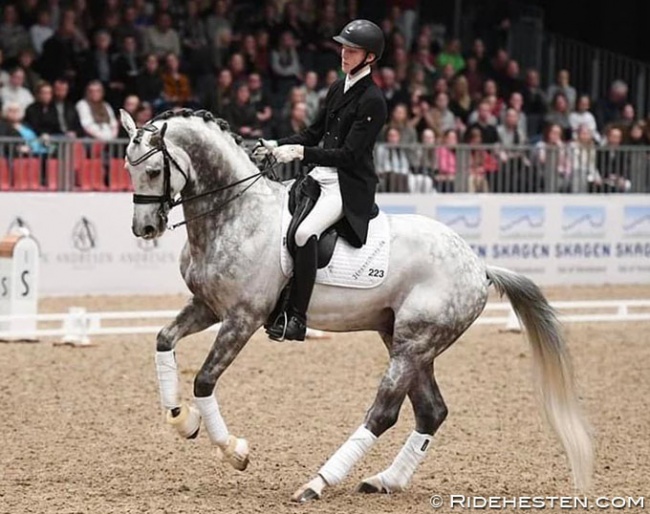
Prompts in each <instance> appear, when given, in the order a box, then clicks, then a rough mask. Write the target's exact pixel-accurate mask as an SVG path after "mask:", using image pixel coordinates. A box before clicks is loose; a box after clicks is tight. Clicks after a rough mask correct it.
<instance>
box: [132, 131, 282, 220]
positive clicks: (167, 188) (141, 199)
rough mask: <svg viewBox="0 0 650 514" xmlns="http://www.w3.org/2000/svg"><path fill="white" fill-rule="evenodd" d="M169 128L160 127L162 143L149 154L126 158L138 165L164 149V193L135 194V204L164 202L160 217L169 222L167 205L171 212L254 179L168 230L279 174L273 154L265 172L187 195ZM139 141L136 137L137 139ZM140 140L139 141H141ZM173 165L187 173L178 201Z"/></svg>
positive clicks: (219, 207) (235, 197)
mask: <svg viewBox="0 0 650 514" xmlns="http://www.w3.org/2000/svg"><path fill="white" fill-rule="evenodd" d="M143 129H144V130H147V131H149V132H157V131H158V129H157V128H156V127H154V126H153V125H149V126H145V127H143ZM166 130H167V124H166V123H165V124H164V125H163V127H162V129H161V130H160V143H159V144H158V146H156V147H154V148H152V149H151V150H149V151H148V152H146V153H145V154H143V155H141V156H140V157H138V158H137V159H135V160H131V158H130V157H129V156H128V155H127V156H126V160H127V161H128V163H129V164H130V165H131V166H137V165H138V164H142V163H143V162H144V161H146V160H147V159H149V158H150V157H152V156H153V155H156V154H157V153H158V152H162V154H163V194H162V195H140V194H134V195H133V203H134V204H152V203H158V204H160V210H159V211H158V212H159V214H160V216H161V217H162V218H163V219H164V220H165V222H167V214H166V213H164V211H163V208H164V207H165V206H167V209H168V211H170V210H172V209H173V208H174V207H176V206H178V205H182V204H184V203H189V202H192V201H194V200H198V199H199V198H204V197H206V196H210V195H213V194H215V193H219V192H221V191H226V190H228V189H230V188H233V187H235V186H238V185H240V184H243V183H244V182H248V181H249V180H253V179H255V180H253V182H251V183H250V184H249V185H248V186H246V187H245V188H244V189H242V190H241V191H239V192H238V193H237V194H235V195H233V196H231V197H229V198H227V199H226V200H224V201H223V202H221V203H219V205H217V206H216V207H215V208H214V209H210V210H208V211H206V212H202V213H201V214H198V215H196V216H194V217H192V218H189V219H186V220H183V221H180V222H178V223H174V224H173V225H168V226H167V230H175V229H177V228H178V227H182V226H183V225H187V224H188V223H191V222H192V221H195V220H198V219H200V218H204V217H205V216H208V215H209V214H213V213H215V212H217V211H220V210H221V209H222V208H223V207H225V206H226V205H227V204H229V203H230V202H232V201H234V200H236V199H238V198H239V197H240V196H242V195H243V194H244V193H245V192H246V191H248V190H249V189H250V188H251V187H253V186H254V185H255V183H256V182H257V181H258V180H259V179H261V178H262V177H263V176H266V175H270V176H271V177H272V178H273V177H275V173H274V168H275V166H276V164H277V162H276V160H275V158H274V157H273V156H272V155H270V154H269V155H267V157H266V161H265V163H264V168H263V169H262V171H260V172H258V173H255V174H253V175H250V176H248V177H246V178H243V179H241V180H238V181H236V182H233V183H232V184H226V185H225V186H220V187H217V188H215V189H211V190H209V191H204V192H202V193H198V194H196V195H192V196H187V197H183V196H182V194H183V190H184V189H185V187H186V186H187V183H188V181H189V177H188V174H187V173H186V172H185V171H183V169H182V168H181V167H180V165H179V164H178V162H176V160H175V159H174V158H173V157H172V155H171V154H170V153H169V150H167V145H166V144H165V138H164V136H165V132H166ZM134 141H135V139H134ZM138 142H139V141H138ZM170 163H171V164H173V165H174V166H175V167H176V169H177V170H178V171H179V172H180V173H181V175H183V178H184V179H185V184H184V185H183V188H182V189H181V197H180V198H178V199H177V200H174V199H173V198H172V195H171V165H170Z"/></svg>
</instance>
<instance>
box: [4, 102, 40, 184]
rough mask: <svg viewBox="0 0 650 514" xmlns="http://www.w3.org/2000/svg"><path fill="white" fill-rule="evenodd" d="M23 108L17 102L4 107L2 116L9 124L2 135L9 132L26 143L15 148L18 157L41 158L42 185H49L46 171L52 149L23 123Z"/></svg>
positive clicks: (8, 103)
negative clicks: (48, 156) (46, 163)
mask: <svg viewBox="0 0 650 514" xmlns="http://www.w3.org/2000/svg"><path fill="white" fill-rule="evenodd" d="M24 113H25V112H24V110H23V108H22V107H21V106H20V105H19V104H18V103H16V102H7V103H5V104H4V105H3V106H2V115H3V118H4V120H5V122H6V124H7V128H4V129H1V130H0V133H2V132H8V133H9V135H15V134H17V135H18V136H20V137H21V138H22V139H23V141H24V143H21V144H18V145H17V147H16V148H15V151H16V153H17V154H18V155H15V154H14V155H13V157H17V156H34V157H40V158H41V185H45V184H46V183H47V175H46V170H45V168H46V167H45V158H46V157H47V155H48V154H49V153H50V149H49V148H48V146H47V145H46V142H45V141H43V139H41V138H39V137H38V135H37V134H36V132H34V131H33V130H32V129H31V128H30V127H29V126H27V125H26V124H25V123H23V117H24Z"/></svg>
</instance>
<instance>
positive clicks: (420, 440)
mask: <svg viewBox="0 0 650 514" xmlns="http://www.w3.org/2000/svg"><path fill="white" fill-rule="evenodd" d="M432 437H433V436H431V435H429V434H420V433H418V432H411V435H410V436H409V437H408V439H407V440H406V443H405V444H404V446H403V447H402V449H401V450H400V452H399V453H398V454H397V457H395V460H394V461H393V463H392V464H391V465H390V467H389V468H388V469H387V470H386V471H382V472H381V473H379V475H378V477H379V479H380V480H381V483H382V485H383V486H384V489H385V490H386V491H388V492H389V493H392V492H396V491H402V490H403V489H404V488H406V486H407V485H408V483H409V482H410V480H411V477H412V476H413V473H415V470H416V469H417V467H418V466H419V465H420V463H421V462H422V460H423V459H424V457H425V456H426V453H427V450H428V449H429V446H431V439H432Z"/></svg>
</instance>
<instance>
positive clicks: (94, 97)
mask: <svg viewBox="0 0 650 514" xmlns="http://www.w3.org/2000/svg"><path fill="white" fill-rule="evenodd" d="M76 109H77V113H78V114H79V121H80V123H81V127H82V128H83V131H84V135H85V136H86V137H92V138H94V139H99V140H102V141H112V140H113V139H115V138H116V137H117V119H116V118H115V113H113V109H112V108H111V106H110V105H109V104H108V103H106V102H105V101H104V86H102V83H101V82H99V81H98V80H94V81H92V82H90V83H89V84H88V85H87V86H86V94H85V97H84V98H83V99H81V100H79V101H78V102H77V105H76Z"/></svg>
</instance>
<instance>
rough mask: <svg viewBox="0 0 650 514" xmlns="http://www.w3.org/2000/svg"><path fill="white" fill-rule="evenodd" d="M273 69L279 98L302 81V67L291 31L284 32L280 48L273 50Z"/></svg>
mask: <svg viewBox="0 0 650 514" xmlns="http://www.w3.org/2000/svg"><path fill="white" fill-rule="evenodd" d="M271 70H272V71H273V74H274V76H275V80H276V93H277V95H278V98H285V96H286V95H287V93H288V92H289V90H290V89H291V88H292V87H293V86H296V85H298V84H299V83H300V80H301V77H302V68H301V66H300V59H299V58H298V52H297V51H296V42H295V40H294V37H293V34H292V33H291V32H290V31H285V32H283V33H282V35H281V36H280V42H279V45H278V48H277V49H276V50H273V51H272V52H271Z"/></svg>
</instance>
